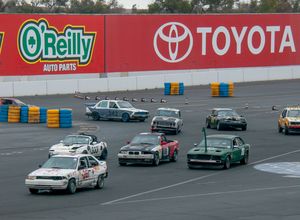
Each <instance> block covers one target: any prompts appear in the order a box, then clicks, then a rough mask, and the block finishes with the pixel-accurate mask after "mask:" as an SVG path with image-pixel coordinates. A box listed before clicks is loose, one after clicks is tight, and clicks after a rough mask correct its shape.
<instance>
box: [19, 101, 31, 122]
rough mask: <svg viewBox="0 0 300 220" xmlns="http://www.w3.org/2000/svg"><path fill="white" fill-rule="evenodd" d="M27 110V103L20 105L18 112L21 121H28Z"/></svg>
mask: <svg viewBox="0 0 300 220" xmlns="http://www.w3.org/2000/svg"><path fill="white" fill-rule="evenodd" d="M28 112H29V107H28V106H27V105H23V106H21V112H20V122H21V123H28Z"/></svg>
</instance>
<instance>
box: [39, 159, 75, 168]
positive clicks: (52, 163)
mask: <svg viewBox="0 0 300 220" xmlns="http://www.w3.org/2000/svg"><path fill="white" fill-rule="evenodd" d="M76 165H77V158H72V157H51V158H50V159H49V160H47V161H46V163H44V165H43V166H42V168H54V169H72V170H74V169H76Z"/></svg>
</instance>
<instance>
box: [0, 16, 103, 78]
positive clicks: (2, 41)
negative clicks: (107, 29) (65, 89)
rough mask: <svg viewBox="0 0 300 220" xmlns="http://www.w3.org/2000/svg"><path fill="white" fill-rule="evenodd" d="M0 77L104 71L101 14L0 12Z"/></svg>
mask: <svg viewBox="0 0 300 220" xmlns="http://www.w3.org/2000/svg"><path fill="white" fill-rule="evenodd" d="M0 20H1V21H5V22H1V23H0V76H13V75H51V74H75V73H100V72H104V17H103V16H81V15H76V16H74V15H5V14H2V15H0Z"/></svg>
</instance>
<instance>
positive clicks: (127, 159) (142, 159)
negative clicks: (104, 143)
mask: <svg viewBox="0 0 300 220" xmlns="http://www.w3.org/2000/svg"><path fill="white" fill-rule="evenodd" d="M118 158H119V162H120V163H144V164H149V163H152V162H153V159H154V155H153V154H143V155H129V154H120V153H119V154H118Z"/></svg>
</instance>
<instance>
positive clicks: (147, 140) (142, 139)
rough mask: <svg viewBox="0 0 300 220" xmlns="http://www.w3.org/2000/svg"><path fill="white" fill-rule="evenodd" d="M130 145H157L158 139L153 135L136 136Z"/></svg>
mask: <svg viewBox="0 0 300 220" xmlns="http://www.w3.org/2000/svg"><path fill="white" fill-rule="evenodd" d="M131 144H154V145H158V144H159V139H158V137H157V136H154V135H137V136H135V137H134V138H133V139H132V141H131Z"/></svg>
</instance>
